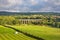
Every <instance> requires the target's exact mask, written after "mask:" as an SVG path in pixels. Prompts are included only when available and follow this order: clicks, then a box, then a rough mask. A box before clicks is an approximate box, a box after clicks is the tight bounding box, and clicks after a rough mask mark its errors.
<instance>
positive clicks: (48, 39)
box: [12, 24, 60, 40]
mask: <svg viewBox="0 0 60 40" xmlns="http://www.w3.org/2000/svg"><path fill="white" fill-rule="evenodd" d="M12 27H14V28H16V29H18V30H21V31H23V32H26V33H28V34H31V35H34V36H37V37H40V38H43V39H45V40H60V28H52V27H50V26H45V25H44V26H40V25H25V24H24V25H20V26H17V25H14V26H12Z"/></svg>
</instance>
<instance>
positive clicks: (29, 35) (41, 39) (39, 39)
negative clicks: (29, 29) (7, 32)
mask: <svg viewBox="0 0 60 40" xmlns="http://www.w3.org/2000/svg"><path fill="white" fill-rule="evenodd" d="M4 27H7V28H11V29H13V30H15V31H17V32H19V33H22V34H24V35H26V36H28V37H31V38H35V39H37V40H44V39H43V38H39V37H36V36H34V35H31V34H28V33H25V32H22V31H20V30H18V29H16V28H13V27H10V26H5V25H4Z"/></svg>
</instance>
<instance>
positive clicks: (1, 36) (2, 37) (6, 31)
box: [0, 25, 36, 40]
mask: <svg viewBox="0 0 60 40" xmlns="http://www.w3.org/2000/svg"><path fill="white" fill-rule="evenodd" d="M15 32H16V31H15V30H13V29H10V28H6V27H4V26H1V25H0V40H36V39H34V38H30V37H28V36H25V35H24V34H22V33H18V34H16V33H15Z"/></svg>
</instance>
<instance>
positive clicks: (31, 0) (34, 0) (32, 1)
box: [30, 0, 38, 5]
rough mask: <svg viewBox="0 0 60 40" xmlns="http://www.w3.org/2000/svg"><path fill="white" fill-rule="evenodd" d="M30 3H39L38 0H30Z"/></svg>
mask: <svg viewBox="0 0 60 40" xmlns="http://www.w3.org/2000/svg"><path fill="white" fill-rule="evenodd" d="M30 3H31V4H32V5H36V4H38V0H30Z"/></svg>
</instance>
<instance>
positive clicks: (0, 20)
mask: <svg viewBox="0 0 60 40" xmlns="http://www.w3.org/2000/svg"><path fill="white" fill-rule="evenodd" d="M19 19H41V20H40V21H38V22H36V21H34V20H33V21H32V22H31V23H30V24H34V25H50V26H52V27H58V28H60V18H59V17H57V16H54V15H52V16H50V15H48V16H44V15H30V16H27V15H20V16H0V25H5V24H8V25H16V24H19V25H20V24H21V21H20V20H19Z"/></svg>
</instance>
